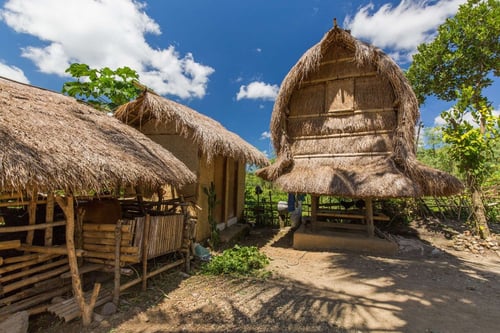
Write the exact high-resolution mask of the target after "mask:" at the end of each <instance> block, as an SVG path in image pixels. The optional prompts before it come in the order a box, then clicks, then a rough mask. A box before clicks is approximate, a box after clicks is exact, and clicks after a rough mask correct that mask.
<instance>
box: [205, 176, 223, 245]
mask: <svg viewBox="0 0 500 333" xmlns="http://www.w3.org/2000/svg"><path fill="white" fill-rule="evenodd" d="M203 193H205V194H206V196H207V200H208V223H209V224H210V229H211V236H210V242H211V244H210V245H211V246H212V248H217V246H218V245H219V238H220V237H219V229H217V221H216V220H215V206H216V205H217V204H218V203H219V202H218V201H217V193H216V192H215V184H214V182H210V186H209V187H206V186H204V187H203Z"/></svg>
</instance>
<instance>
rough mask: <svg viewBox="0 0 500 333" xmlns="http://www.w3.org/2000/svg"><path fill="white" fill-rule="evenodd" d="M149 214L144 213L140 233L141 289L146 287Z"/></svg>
mask: <svg viewBox="0 0 500 333" xmlns="http://www.w3.org/2000/svg"><path fill="white" fill-rule="evenodd" d="M150 220H151V216H150V215H149V214H146V218H145V219H144V229H143V234H142V290H143V291H146V289H147V287H148V249H149V224H150Z"/></svg>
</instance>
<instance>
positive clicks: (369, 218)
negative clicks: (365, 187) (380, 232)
mask: <svg viewBox="0 0 500 333" xmlns="http://www.w3.org/2000/svg"><path fill="white" fill-rule="evenodd" d="M365 203H366V212H365V213H366V228H367V231H368V237H370V238H372V237H373V236H374V235H375V226H374V225H373V202H372V198H367V199H366V200H365Z"/></svg>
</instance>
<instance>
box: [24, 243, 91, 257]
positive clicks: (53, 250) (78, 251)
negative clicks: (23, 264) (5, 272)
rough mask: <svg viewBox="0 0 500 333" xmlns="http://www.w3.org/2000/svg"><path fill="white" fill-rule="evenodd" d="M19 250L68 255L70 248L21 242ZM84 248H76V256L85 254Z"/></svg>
mask: <svg viewBox="0 0 500 333" xmlns="http://www.w3.org/2000/svg"><path fill="white" fill-rule="evenodd" d="M19 250H23V251H28V252H36V253H50V254H59V255H67V254H68V249H67V248H64V247H56V246H52V247H49V246H36V245H28V244H21V246H19ZM84 252H85V251H84V250H82V249H75V250H74V253H75V255H76V256H78V257H81V256H82V255H83V254H84Z"/></svg>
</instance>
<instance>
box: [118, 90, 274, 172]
mask: <svg viewBox="0 0 500 333" xmlns="http://www.w3.org/2000/svg"><path fill="white" fill-rule="evenodd" d="M115 117H116V118H118V119H120V120H122V121H123V122H125V123H127V124H129V125H131V126H134V127H136V128H139V129H140V128H141V126H142V125H144V124H146V123H148V122H150V121H154V122H155V124H156V125H162V124H163V125H169V126H173V127H174V128H175V131H176V133H177V134H178V135H180V136H183V137H185V138H187V139H190V140H192V141H193V142H194V143H196V145H198V147H199V149H200V150H201V151H202V152H203V153H204V154H206V156H207V159H208V160H209V161H211V160H212V159H213V158H214V157H215V156H217V155H222V156H228V157H232V158H233V159H235V160H238V161H244V162H246V163H248V164H255V165H258V166H265V165H268V164H269V161H268V160H267V158H266V156H265V155H264V154H263V153H262V152H260V151H259V150H257V149H256V148H255V147H254V146H252V145H251V144H249V143H248V142H246V141H245V140H243V139H242V138H241V137H239V136H238V135H237V134H235V133H233V132H230V131H228V130H227V129H225V128H224V127H223V126H222V125H221V124H220V123H219V122H217V121H215V120H214V119H212V118H209V117H207V116H205V115H203V114H201V113H199V112H197V111H195V110H193V109H191V108H189V107H187V106H185V105H182V104H179V103H176V102H174V101H172V100H169V99H167V98H164V97H161V96H159V95H157V94H155V93H154V92H151V91H148V90H146V91H144V92H143V93H142V94H141V95H140V96H139V97H138V98H137V99H136V100H134V101H132V102H129V103H127V104H124V105H122V106H120V107H119V108H118V109H117V110H116V112H115Z"/></svg>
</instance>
